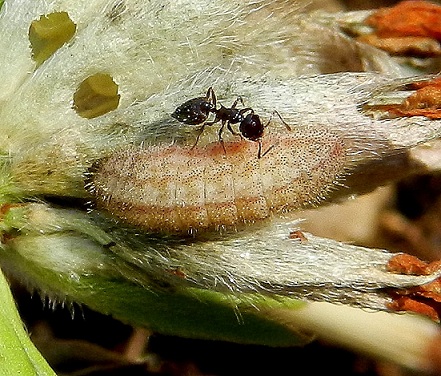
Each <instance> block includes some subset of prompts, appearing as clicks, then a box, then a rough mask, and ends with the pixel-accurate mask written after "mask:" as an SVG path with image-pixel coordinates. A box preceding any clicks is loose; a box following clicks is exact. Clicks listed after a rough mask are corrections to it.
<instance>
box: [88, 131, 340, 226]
mask: <svg viewBox="0 0 441 376" xmlns="http://www.w3.org/2000/svg"><path fill="white" fill-rule="evenodd" d="M265 142H268V143H269V144H270V145H274V147H273V149H272V150H271V152H270V153H268V154H267V155H265V157H262V158H260V159H259V158H257V157H256V151H255V145H254V143H252V142H249V141H246V140H240V141H239V140H236V141H232V142H225V143H224V144H223V145H222V144H221V143H219V142H213V143H209V144H206V145H204V146H196V147H193V148H188V147H185V146H180V145H172V146H170V145H167V146H143V147H133V146H132V147H129V148H126V149H122V150H118V151H115V152H114V153H113V154H111V155H110V156H108V157H106V158H104V159H102V160H101V161H99V162H98V164H97V165H96V166H95V168H94V169H93V171H92V172H91V176H90V179H89V183H88V184H87V189H88V190H89V191H90V192H91V194H92V195H93V197H94V199H95V204H96V207H97V208H98V209H101V210H105V211H107V212H109V213H111V214H112V215H114V216H116V217H117V218H119V219H121V220H123V221H124V222H126V223H128V224H130V225H134V226H137V227H139V228H142V229H144V230H146V231H148V232H160V233H195V232H198V231H203V230H219V229H223V228H236V227H237V226H239V225H242V224H245V223H250V222H251V223H252V222H257V221H262V220H265V219H267V218H269V217H271V216H272V215H273V214H277V213H284V212H288V211H292V210H295V209H299V208H302V207H304V206H308V205H312V204H315V203H317V202H318V201H319V200H320V199H322V198H323V197H325V196H326V194H327V193H328V192H329V190H330V189H332V187H333V186H335V184H336V182H337V181H338V180H339V179H340V178H341V176H342V174H343V171H344V168H345V167H344V166H345V162H346V156H347V147H346V146H345V142H344V140H343V138H342V137H341V136H340V135H339V134H337V133H335V132H332V131H329V130H327V129H313V128H305V129H302V131H301V132H281V133H278V134H276V135H268V136H267V137H265Z"/></svg>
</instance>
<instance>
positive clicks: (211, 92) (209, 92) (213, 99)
mask: <svg viewBox="0 0 441 376" xmlns="http://www.w3.org/2000/svg"><path fill="white" fill-rule="evenodd" d="M206 99H207V101H209V100H210V99H211V103H213V106H214V107H216V94H214V90H213V88H212V87H211V86H210V87H209V88H208V90H207V95H206Z"/></svg>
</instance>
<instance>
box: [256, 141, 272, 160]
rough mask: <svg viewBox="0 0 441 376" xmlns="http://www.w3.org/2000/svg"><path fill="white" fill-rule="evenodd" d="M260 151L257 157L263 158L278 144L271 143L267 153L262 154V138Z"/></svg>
mask: <svg viewBox="0 0 441 376" xmlns="http://www.w3.org/2000/svg"><path fill="white" fill-rule="evenodd" d="M258 142H259V151H258V152H257V159H260V158H263V157H264V156H265V155H267V154H268V153H269V152H270V151H271V150H272V149H273V148H274V147H275V146H276V145H271V146H270V147H269V148H268V149H267V150H266V151H265V153H263V154H262V140H259V141H258Z"/></svg>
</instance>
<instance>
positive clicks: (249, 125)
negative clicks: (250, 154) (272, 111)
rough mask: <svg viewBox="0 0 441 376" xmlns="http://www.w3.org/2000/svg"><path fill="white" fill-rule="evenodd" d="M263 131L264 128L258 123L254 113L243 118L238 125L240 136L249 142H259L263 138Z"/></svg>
mask: <svg viewBox="0 0 441 376" xmlns="http://www.w3.org/2000/svg"><path fill="white" fill-rule="evenodd" d="M264 129H265V127H264V126H263V124H262V122H261V121H260V117H259V115H256V114H254V112H251V113H249V114H248V115H247V116H245V118H244V119H243V120H242V121H241V123H240V125H239V131H240V133H241V134H242V136H243V137H245V138H247V139H248V140H251V141H258V140H260V138H261V137H262V136H263V131H264Z"/></svg>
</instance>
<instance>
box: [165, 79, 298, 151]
mask: <svg viewBox="0 0 441 376" xmlns="http://www.w3.org/2000/svg"><path fill="white" fill-rule="evenodd" d="M238 102H240V103H241V104H242V105H244V103H243V100H242V97H238V98H237V99H236V100H235V101H234V103H233V104H232V106H231V107H230V108H227V107H224V106H223V105H221V107H220V108H219V109H217V108H216V95H215V93H214V90H213V88H212V87H210V88H208V91H207V94H206V96H205V97H197V98H193V99H190V100H188V101H187V102H185V103H183V104H182V105H180V106H179V107H178V108H176V110H175V112H173V114H172V115H171V116H173V117H174V118H175V119H177V120H179V121H180V122H182V123H185V124H189V125H196V124H201V123H203V124H202V127H201V128H200V130H199V134H198V136H197V138H196V142H195V144H194V146H193V147H195V146H196V145H197V143H198V141H199V138H200V136H201V134H202V132H203V131H204V129H205V127H206V126H207V125H208V126H211V125H213V124H216V123H217V122H219V121H220V122H221V123H222V125H221V127H220V129H219V132H218V135H219V141H220V142H221V143H222V146H223V148H224V151H225V146H224V142H223V139H222V133H223V131H224V128H225V125H226V126H227V128H228V130H229V131H230V132H231V133H232V134H233V135H235V136H241V137H243V138H246V139H248V140H250V141H254V142H257V143H258V144H259V150H258V152H257V158H258V159H260V158H262V157H264V156H265V155H266V154H267V153H268V152H269V151H270V150H271V149H272V148H273V147H274V145H272V146H270V147H269V149H268V150H267V151H265V152H264V153H263V154H262V136H263V133H264V130H265V128H266V127H267V126H268V125H269V123H270V122H271V118H270V120H268V122H267V123H266V124H265V125H263V124H262V122H261V120H260V117H259V115H256V114H255V113H254V110H253V109H252V108H250V107H247V108H243V109H240V110H239V109H237V108H236V106H237V103H238ZM247 112H248V114H246V113H247ZM210 113H214V114H215V118H214V120H213V121H210V122H206V120H207V118H208V116H209V115H210ZM273 113H275V114H277V116H278V117H279V118H280V120H281V121H282V123H283V124H284V125H285V127H286V128H287V129H288V130H289V131H291V128H290V126H289V125H288V124H287V123H286V122H285V121H284V120H283V119H282V117H281V116H280V114H279V113H278V112H277V111H274V112H273ZM245 114H246V115H245ZM237 123H239V132H240V133H237V132H235V131H234V130H233V128H231V124H237Z"/></svg>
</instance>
